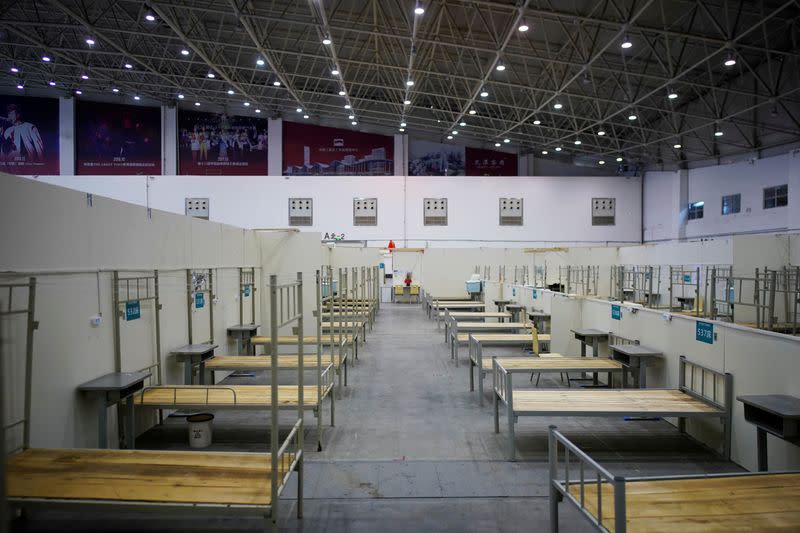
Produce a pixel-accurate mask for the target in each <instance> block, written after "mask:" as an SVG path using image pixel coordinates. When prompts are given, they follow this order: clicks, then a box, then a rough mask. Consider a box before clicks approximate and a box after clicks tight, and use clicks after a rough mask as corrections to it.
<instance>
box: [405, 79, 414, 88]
mask: <svg viewBox="0 0 800 533" xmlns="http://www.w3.org/2000/svg"><path fill="white" fill-rule="evenodd" d="M406 85H408V86H409V87H411V86H412V85H414V81H413V80H408V81H407V82H406Z"/></svg>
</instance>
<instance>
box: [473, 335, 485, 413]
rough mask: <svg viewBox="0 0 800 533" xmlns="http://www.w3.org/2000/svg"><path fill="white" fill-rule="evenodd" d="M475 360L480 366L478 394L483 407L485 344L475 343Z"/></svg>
mask: <svg viewBox="0 0 800 533" xmlns="http://www.w3.org/2000/svg"><path fill="white" fill-rule="evenodd" d="M475 362H476V364H477V366H478V396H479V398H480V404H481V407H483V345H482V344H481V343H480V342H477V343H475Z"/></svg>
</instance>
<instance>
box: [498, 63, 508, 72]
mask: <svg viewBox="0 0 800 533" xmlns="http://www.w3.org/2000/svg"><path fill="white" fill-rule="evenodd" d="M495 68H496V69H497V70H499V71H500V72H503V71H504V70H505V69H506V66H505V65H504V64H502V63H498V64H497V66H496V67H495Z"/></svg>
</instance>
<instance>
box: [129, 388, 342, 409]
mask: <svg viewBox="0 0 800 533" xmlns="http://www.w3.org/2000/svg"><path fill="white" fill-rule="evenodd" d="M207 389H208V403H206V390H207ZM231 390H233V391H234V392H235V393H236V395H235V401H234V394H233V393H232V392H231ZM325 393H326V391H325V389H324V388H323V395H324V394H325ZM271 394H272V391H271V387H270V386H269V385H224V386H223V385H203V386H178V387H172V386H168V385H167V386H160V387H148V388H146V389H145V390H144V391H142V392H139V393H137V394H136V395H135V396H134V401H135V404H136V406H137V407H139V406H145V407H146V406H148V405H154V406H155V405H170V406H175V407H202V406H206V405H208V406H210V407H237V406H238V407H264V408H265V409H266V408H268V407H270V406H271V405H272V396H271ZM298 402H299V387H298V386H297V385H278V404H279V405H280V406H293V405H294V406H296V405H297V403H298ZM318 403H319V401H318V399H317V387H316V386H314V385H307V386H304V387H303V405H304V406H306V407H313V406H315V405H317V404H318Z"/></svg>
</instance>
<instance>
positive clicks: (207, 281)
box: [186, 268, 242, 344]
mask: <svg viewBox="0 0 800 533" xmlns="http://www.w3.org/2000/svg"><path fill="white" fill-rule="evenodd" d="M195 294H207V295H208V301H207V302H206V305H205V307H207V308H208V332H209V333H208V336H209V339H208V340H207V341H206V342H201V343H200V344H214V270H213V269H211V268H206V269H191V268H187V269H186V319H187V324H188V328H189V344H194V330H193V327H192V315H193V314H194V313H192V308H193V306H194V303H195ZM241 302H242V299H241V298H239V308H240V310H241Z"/></svg>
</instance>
